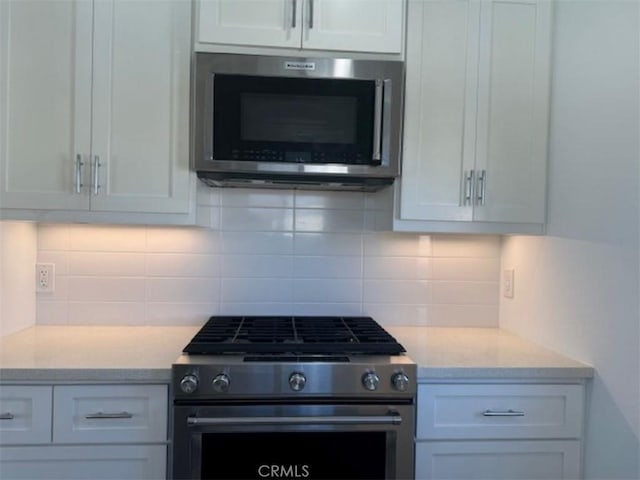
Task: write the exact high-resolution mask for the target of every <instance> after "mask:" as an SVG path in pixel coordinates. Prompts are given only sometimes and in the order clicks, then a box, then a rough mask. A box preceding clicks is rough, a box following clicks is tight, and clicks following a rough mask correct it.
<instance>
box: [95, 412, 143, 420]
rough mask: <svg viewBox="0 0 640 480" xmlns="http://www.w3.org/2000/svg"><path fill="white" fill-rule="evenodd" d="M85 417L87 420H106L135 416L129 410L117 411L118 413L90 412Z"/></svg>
mask: <svg viewBox="0 0 640 480" xmlns="http://www.w3.org/2000/svg"><path fill="white" fill-rule="evenodd" d="M84 418H86V419H87V420H105V419H113V418H133V414H132V413H129V412H116V413H102V412H96V413H89V414H88V415H85V416H84Z"/></svg>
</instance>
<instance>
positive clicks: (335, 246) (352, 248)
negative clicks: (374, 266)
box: [294, 232, 362, 256]
mask: <svg viewBox="0 0 640 480" xmlns="http://www.w3.org/2000/svg"><path fill="white" fill-rule="evenodd" d="M294 250H295V254H296V255H358V256H359V255H362V235H359V234H350V233H330V234H323V233H297V232H296V234H295V245H294Z"/></svg>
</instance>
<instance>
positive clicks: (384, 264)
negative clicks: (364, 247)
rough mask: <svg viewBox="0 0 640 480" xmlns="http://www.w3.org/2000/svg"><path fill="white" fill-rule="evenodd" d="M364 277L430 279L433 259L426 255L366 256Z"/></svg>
mask: <svg viewBox="0 0 640 480" xmlns="http://www.w3.org/2000/svg"><path fill="white" fill-rule="evenodd" d="M364 278H366V279H378V278H381V279H388V280H428V279H429V278H431V259H430V258H424V257H418V258H415V257H364Z"/></svg>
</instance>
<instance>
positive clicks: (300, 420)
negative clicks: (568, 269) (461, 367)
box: [187, 413, 402, 427]
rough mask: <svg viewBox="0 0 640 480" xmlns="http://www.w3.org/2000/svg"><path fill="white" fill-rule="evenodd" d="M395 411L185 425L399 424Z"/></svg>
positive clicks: (205, 420)
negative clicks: (376, 413) (376, 414)
mask: <svg viewBox="0 0 640 480" xmlns="http://www.w3.org/2000/svg"><path fill="white" fill-rule="evenodd" d="M401 423H402V417H401V416H400V415H398V414H397V413H394V414H390V415H379V416H371V417H368V416H358V415H353V416H344V417H321V416H310V417H220V418H218V417H215V418H211V417H188V418H187V425H188V426H190V427H193V426H198V425H400V424H401Z"/></svg>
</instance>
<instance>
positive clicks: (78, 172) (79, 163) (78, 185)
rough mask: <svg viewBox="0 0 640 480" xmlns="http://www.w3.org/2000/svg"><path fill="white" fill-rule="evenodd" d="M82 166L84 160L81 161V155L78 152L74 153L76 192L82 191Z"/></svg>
mask: <svg viewBox="0 0 640 480" xmlns="http://www.w3.org/2000/svg"><path fill="white" fill-rule="evenodd" d="M82 167H84V162H83V161H82V155H80V154H79V153H78V154H77V155H76V182H75V183H76V193H82V187H84V185H83V184H82Z"/></svg>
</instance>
